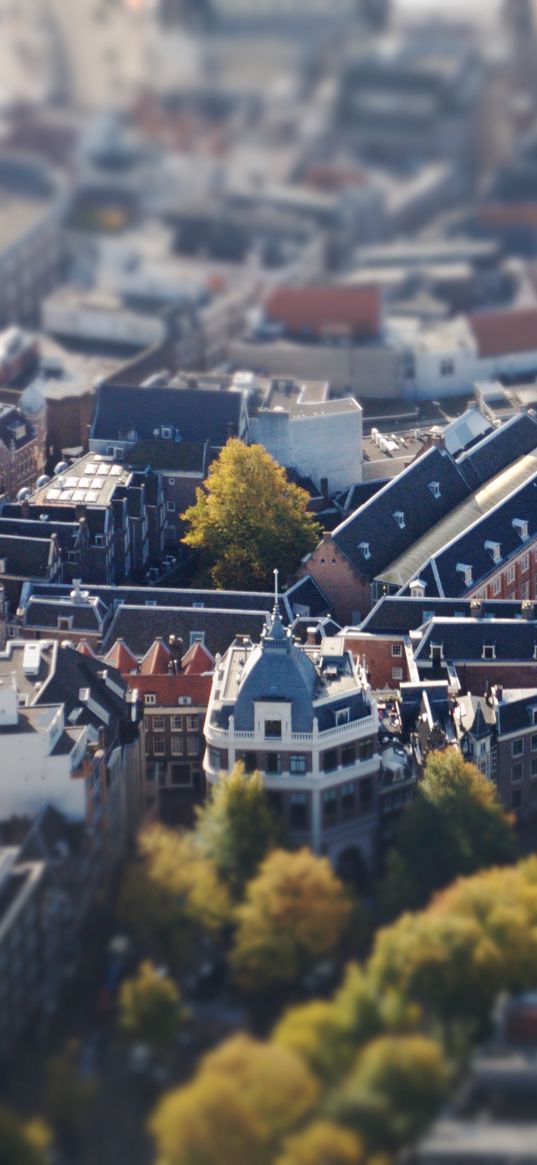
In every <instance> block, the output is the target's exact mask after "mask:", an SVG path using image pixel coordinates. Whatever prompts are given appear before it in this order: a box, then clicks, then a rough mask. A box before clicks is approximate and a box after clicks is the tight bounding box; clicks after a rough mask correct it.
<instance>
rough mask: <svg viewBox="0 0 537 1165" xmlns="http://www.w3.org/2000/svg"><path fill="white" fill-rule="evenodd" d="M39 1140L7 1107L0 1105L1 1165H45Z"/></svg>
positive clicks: (43, 1150) (44, 1156) (45, 1159)
mask: <svg viewBox="0 0 537 1165" xmlns="http://www.w3.org/2000/svg"><path fill="white" fill-rule="evenodd" d="M46 1161H47V1155H46V1152H45V1149H41V1147H40V1146H39V1138H38V1137H37V1136H34V1134H33V1131H32V1129H31V1128H29V1129H26V1128H25V1127H24V1125H23V1124H22V1122H21V1121H20V1120H19V1119H18V1118H17V1117H16V1116H15V1114H14V1113H12V1112H11V1111H10V1109H8V1108H6V1107H5V1105H0V1165H45V1162H46Z"/></svg>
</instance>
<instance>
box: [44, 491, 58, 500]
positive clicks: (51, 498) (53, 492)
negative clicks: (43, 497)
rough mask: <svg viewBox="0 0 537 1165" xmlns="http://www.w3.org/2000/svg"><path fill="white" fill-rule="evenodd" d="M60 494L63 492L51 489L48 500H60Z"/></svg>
mask: <svg viewBox="0 0 537 1165" xmlns="http://www.w3.org/2000/svg"><path fill="white" fill-rule="evenodd" d="M60 494H61V490H59V489H49V490H48V492H47V500H48V501H52V500H53V499H55V498H59V496H60Z"/></svg>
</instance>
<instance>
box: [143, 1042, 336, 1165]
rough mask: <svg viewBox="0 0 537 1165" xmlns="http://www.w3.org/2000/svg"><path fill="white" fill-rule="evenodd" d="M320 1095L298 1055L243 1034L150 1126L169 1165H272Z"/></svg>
mask: <svg viewBox="0 0 537 1165" xmlns="http://www.w3.org/2000/svg"><path fill="white" fill-rule="evenodd" d="M318 1096H319V1086H318V1084H317V1082H316V1081H315V1079H314V1077H313V1076H312V1075H311V1073H310V1072H309V1071H308V1069H307V1068H306V1067H305V1065H304V1064H303V1063H302V1062H301V1060H300V1058H299V1057H298V1056H296V1055H295V1053H294V1052H291V1051H289V1050H288V1049H286V1048H280V1047H276V1046H274V1045H271V1044H266V1043H265V1044H264V1043H260V1042H259V1041H257V1040H254V1039H252V1038H251V1037H250V1036H246V1035H238V1036H234V1037H232V1038H231V1039H229V1040H227V1041H226V1042H225V1043H224V1044H222V1045H221V1046H220V1047H218V1048H217V1049H216V1050H215V1051H213V1052H211V1053H209V1055H207V1056H205V1058H204V1059H203V1061H202V1064H201V1067H200V1070H199V1072H198V1075H197V1077H196V1078H195V1080H194V1081H193V1082H192V1083H191V1084H189V1085H187V1087H186V1088H179V1089H176V1090H174V1091H172V1092H170V1093H168V1095H167V1096H166V1097H165V1098H164V1100H163V1101H162V1102H161V1104H160V1105H159V1106H158V1108H157V1110H156V1113H155V1114H154V1117H153V1120H152V1122H151V1128H152V1132H153V1135H154V1137H155V1139H156V1142H157V1147H158V1149H159V1151H160V1155H161V1159H162V1161H163V1162H164V1163H165V1165H192V1162H196V1165H237V1163H238V1162H242V1161H244V1162H247V1161H248V1162H250V1161H252V1162H254V1161H255V1162H256V1165H258V1163H259V1165H272V1162H273V1159H274V1153H275V1151H276V1150H277V1149H278V1147H279V1145H280V1143H281V1141H282V1139H283V1138H284V1137H286V1136H287V1135H288V1134H289V1133H291V1132H292V1131H293V1130H294V1129H295V1128H296V1127H297V1125H298V1124H300V1123H301V1122H302V1121H303V1120H304V1119H305V1118H307V1117H308V1116H309V1115H310V1113H311V1112H312V1111H313V1108H314V1106H315V1104H316V1103H317V1100H318Z"/></svg>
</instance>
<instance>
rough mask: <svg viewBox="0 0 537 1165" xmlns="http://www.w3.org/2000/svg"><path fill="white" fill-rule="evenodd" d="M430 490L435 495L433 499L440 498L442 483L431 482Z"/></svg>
mask: <svg viewBox="0 0 537 1165" xmlns="http://www.w3.org/2000/svg"><path fill="white" fill-rule="evenodd" d="M429 489H430V491H431V493H432V495H433V498H439V497H440V482H439V481H430V482H429Z"/></svg>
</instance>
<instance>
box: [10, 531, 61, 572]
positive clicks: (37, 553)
mask: <svg viewBox="0 0 537 1165" xmlns="http://www.w3.org/2000/svg"><path fill="white" fill-rule="evenodd" d="M50 557H51V539H50V538H47V536H46V531H45V530H43V537H42V538H21V536H20V534H19V535H18V536H17V535H16V534H13V535H9V534H0V558H5V559H6V569H5V573H6V574H11V575H16V576H17V577H19V578H43V579H46V578H47V575H48V567H49V560H50Z"/></svg>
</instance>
